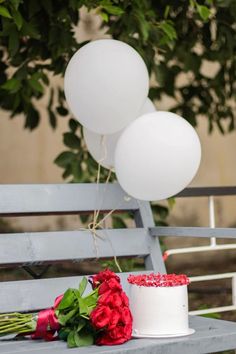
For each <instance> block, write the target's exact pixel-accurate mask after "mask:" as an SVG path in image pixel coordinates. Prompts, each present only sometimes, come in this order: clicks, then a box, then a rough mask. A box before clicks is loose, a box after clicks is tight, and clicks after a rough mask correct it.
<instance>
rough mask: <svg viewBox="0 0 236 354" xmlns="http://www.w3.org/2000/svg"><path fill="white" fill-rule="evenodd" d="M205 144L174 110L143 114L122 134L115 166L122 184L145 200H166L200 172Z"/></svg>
mask: <svg viewBox="0 0 236 354" xmlns="http://www.w3.org/2000/svg"><path fill="white" fill-rule="evenodd" d="M200 160H201V145H200V141H199V138H198V135H197V133H196V132H195V130H194V129H193V127H192V126H191V125H190V124H189V123H188V122H187V121H186V120H185V119H183V118H181V117H180V116H178V115H177V114H174V113H171V112H163V111H160V112H154V113H149V114H146V115H143V116H142V117H139V118H138V119H136V120H135V121H134V122H132V123H131V124H130V125H129V126H128V127H127V128H126V129H125V130H124V131H123V133H122V135H121V136H120V138H119V140H118V142H117V145H116V151H115V170H116V175H117V179H118V181H119V183H120V185H121V187H122V188H123V189H124V190H125V191H126V192H127V193H128V194H129V195H131V196H132V197H135V198H137V199H141V200H149V201H154V200H162V199H166V198H169V197H171V196H173V195H175V194H177V193H178V192H180V191H181V190H182V189H184V188H185V187H186V186H187V185H188V184H189V183H190V182H191V180H192V179H193V177H194V175H195V174H196V172H197V170H198V167H199V164H200Z"/></svg>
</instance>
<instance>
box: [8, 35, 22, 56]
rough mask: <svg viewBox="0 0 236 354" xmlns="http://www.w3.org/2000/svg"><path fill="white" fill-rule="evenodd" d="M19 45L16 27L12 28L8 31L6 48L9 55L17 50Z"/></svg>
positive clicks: (12, 54)
mask: <svg viewBox="0 0 236 354" xmlns="http://www.w3.org/2000/svg"><path fill="white" fill-rule="evenodd" d="M19 46H20V42H19V33H18V32H17V30H16V28H14V29H12V30H11V32H10V35H9V42H8V49H9V52H10V55H11V56H14V55H15V54H16V53H17V52H18V49H19Z"/></svg>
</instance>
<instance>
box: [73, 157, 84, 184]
mask: <svg viewBox="0 0 236 354" xmlns="http://www.w3.org/2000/svg"><path fill="white" fill-rule="evenodd" d="M72 175H73V177H74V182H81V179H82V176H83V170H82V166H81V163H80V161H78V160H74V161H73V162H72Z"/></svg>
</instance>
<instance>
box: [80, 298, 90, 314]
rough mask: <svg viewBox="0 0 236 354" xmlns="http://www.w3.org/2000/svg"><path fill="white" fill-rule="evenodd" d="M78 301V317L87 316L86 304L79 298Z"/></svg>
mask: <svg viewBox="0 0 236 354" xmlns="http://www.w3.org/2000/svg"><path fill="white" fill-rule="evenodd" d="M78 301H79V313H80V315H88V314H89V309H88V306H87V304H86V301H85V300H84V299H83V298H82V297H81V298H79V299H78Z"/></svg>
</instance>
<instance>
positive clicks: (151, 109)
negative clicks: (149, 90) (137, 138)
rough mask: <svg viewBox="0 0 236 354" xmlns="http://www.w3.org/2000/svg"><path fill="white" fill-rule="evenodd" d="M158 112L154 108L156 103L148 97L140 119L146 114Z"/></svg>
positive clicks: (140, 113)
mask: <svg viewBox="0 0 236 354" xmlns="http://www.w3.org/2000/svg"><path fill="white" fill-rule="evenodd" d="M152 112H156V107H155V106H154V103H153V102H152V101H151V100H150V98H149V97H147V99H146V101H145V103H144V105H143V107H142V108H141V111H140V112H139V115H138V116H139V117H140V116H142V115H143V114H146V113H152Z"/></svg>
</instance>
